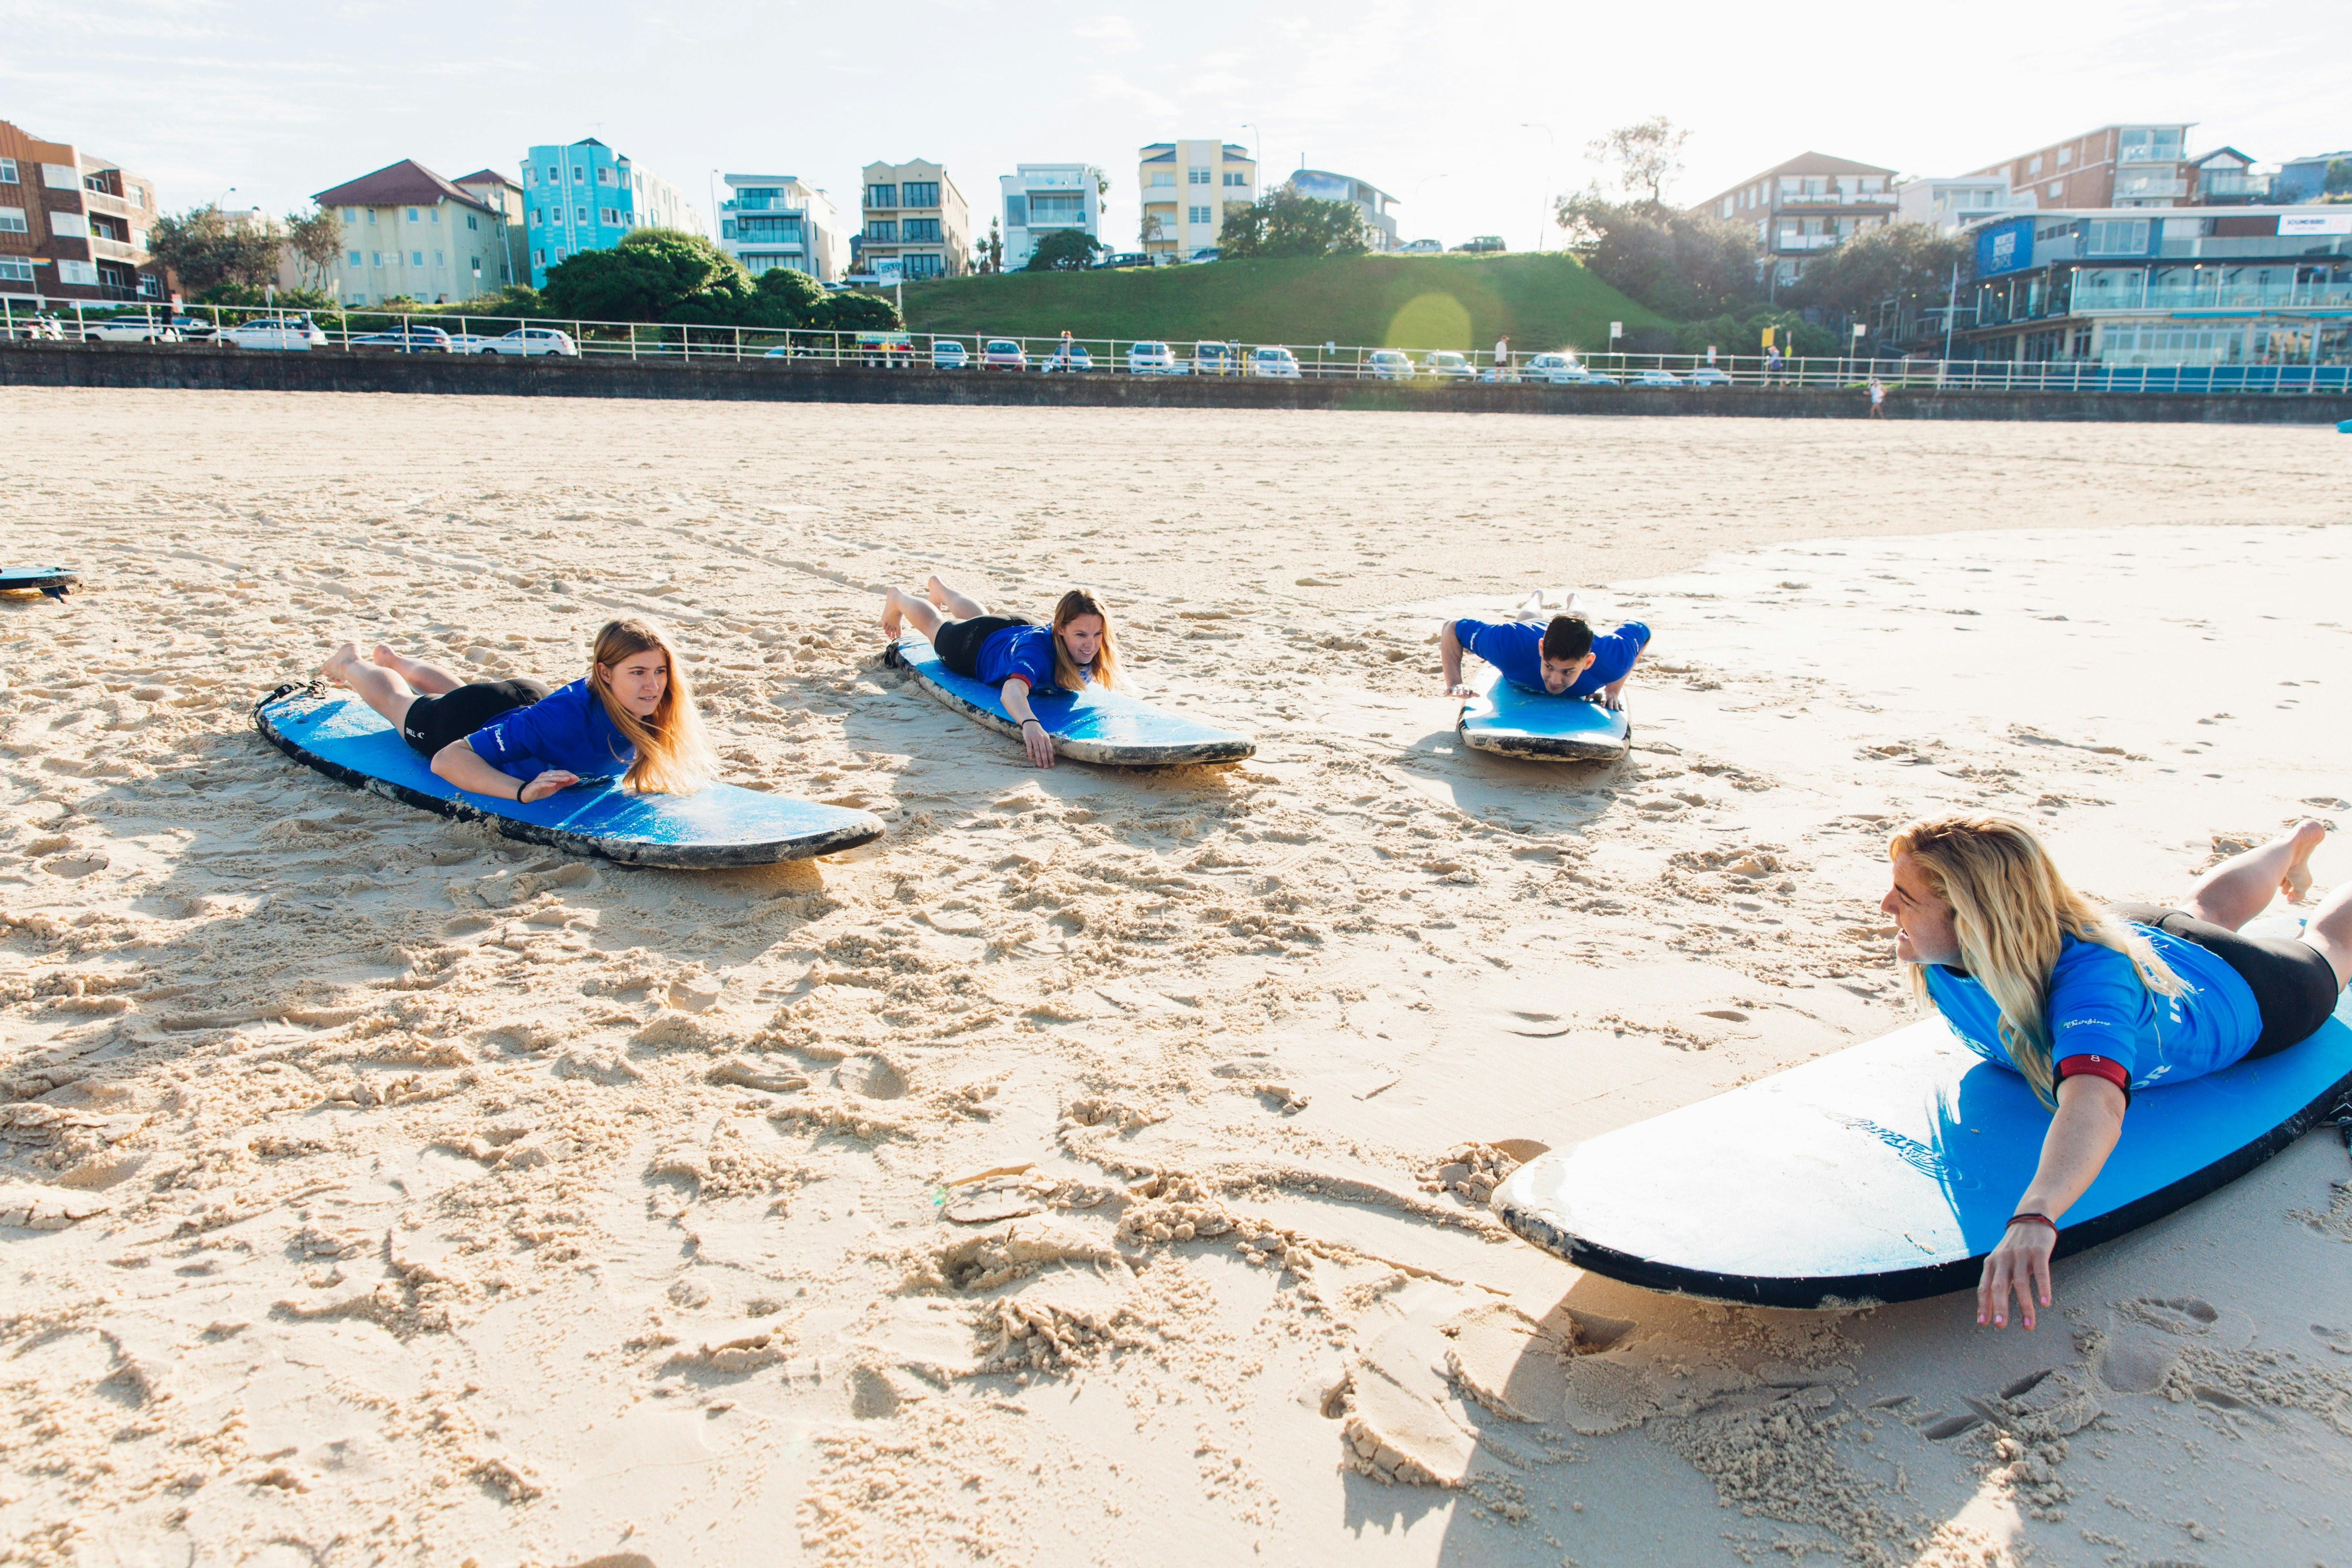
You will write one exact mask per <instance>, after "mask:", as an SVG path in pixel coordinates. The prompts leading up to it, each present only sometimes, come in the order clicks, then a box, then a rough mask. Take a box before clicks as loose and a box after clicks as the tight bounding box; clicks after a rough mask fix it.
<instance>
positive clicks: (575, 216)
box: [572, 207, 588, 226]
mask: <svg viewBox="0 0 2352 1568" xmlns="http://www.w3.org/2000/svg"><path fill="white" fill-rule="evenodd" d="M587 221H588V209H587V208H586V207H573V208H572V223H573V224H574V225H575V226H576V225H579V224H583V223H586V222H587Z"/></svg>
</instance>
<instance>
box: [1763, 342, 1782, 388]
mask: <svg viewBox="0 0 2352 1568" xmlns="http://www.w3.org/2000/svg"><path fill="white" fill-rule="evenodd" d="M1779 381H1780V344H1779V343H1774V344H1773V345H1772V346H1771V348H1770V349H1769V350H1768V351H1767V352H1766V353H1765V355H1764V384H1765V385H1767V386H1771V385H1773V384H1776V383H1778V382H1779Z"/></svg>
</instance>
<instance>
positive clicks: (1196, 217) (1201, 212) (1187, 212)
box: [1184, 207, 1213, 223]
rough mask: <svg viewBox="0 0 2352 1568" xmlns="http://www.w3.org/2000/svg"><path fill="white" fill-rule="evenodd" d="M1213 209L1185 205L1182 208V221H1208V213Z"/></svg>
mask: <svg viewBox="0 0 2352 1568" xmlns="http://www.w3.org/2000/svg"><path fill="white" fill-rule="evenodd" d="M1212 211H1213V208H1209V207H1186V208H1185V209H1184V221H1185V222H1186V223H1207V222H1208V221H1209V215H1210V213H1211V212H1212Z"/></svg>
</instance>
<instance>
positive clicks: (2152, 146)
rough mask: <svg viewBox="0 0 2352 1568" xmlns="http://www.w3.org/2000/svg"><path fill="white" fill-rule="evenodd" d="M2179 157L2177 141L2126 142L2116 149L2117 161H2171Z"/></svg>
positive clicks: (2176, 160) (2176, 161)
mask: <svg viewBox="0 0 2352 1568" xmlns="http://www.w3.org/2000/svg"><path fill="white" fill-rule="evenodd" d="M2179 158H2180V143H2179V142H2125V143H2124V144H2123V145H2122V146H2121V147H2119V148H2117V149H2116V163H2178V162H2179Z"/></svg>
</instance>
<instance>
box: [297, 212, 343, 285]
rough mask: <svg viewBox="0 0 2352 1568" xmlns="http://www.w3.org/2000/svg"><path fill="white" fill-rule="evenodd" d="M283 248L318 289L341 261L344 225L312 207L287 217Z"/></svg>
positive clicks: (303, 275)
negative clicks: (290, 254) (284, 245)
mask: <svg viewBox="0 0 2352 1568" xmlns="http://www.w3.org/2000/svg"><path fill="white" fill-rule="evenodd" d="M286 248H287V249H289V250H290V251H292V252H293V253H294V260H295V262H296V264H297V265H298V267H299V270H300V272H301V274H302V277H303V278H304V279H305V280H306V281H308V282H310V283H311V284H312V285H314V286H315V287H317V288H319V289H325V288H326V287H327V279H328V278H329V276H330V275H331V273H332V272H333V271H334V269H335V263H336V262H338V261H340V260H341V259H342V255H343V226H342V225H341V223H338V222H337V221H336V220H335V215H334V214H332V213H331V212H329V211H327V210H326V209H325V208H324V207H313V208H311V209H310V211H309V212H307V213H288V214H287V215H286Z"/></svg>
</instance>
